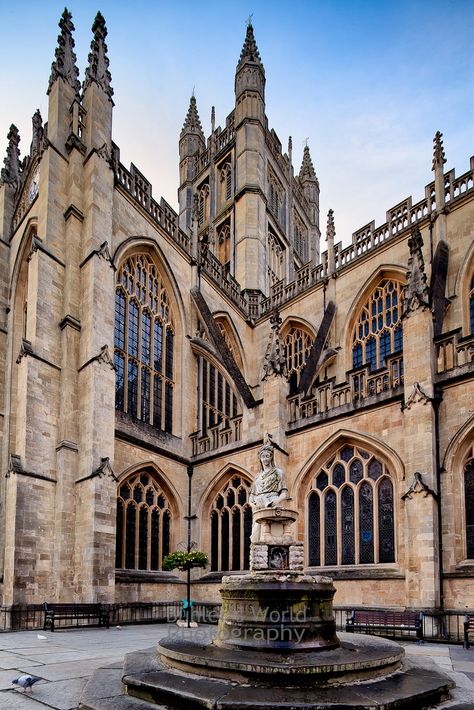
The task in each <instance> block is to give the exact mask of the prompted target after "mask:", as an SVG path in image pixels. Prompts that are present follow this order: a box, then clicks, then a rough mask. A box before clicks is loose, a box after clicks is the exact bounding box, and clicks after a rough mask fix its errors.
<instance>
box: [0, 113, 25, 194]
mask: <svg viewBox="0 0 474 710" xmlns="http://www.w3.org/2000/svg"><path fill="white" fill-rule="evenodd" d="M7 139H8V146H7V154H6V156H5V159H4V161H3V163H4V166H5V167H3V168H2V172H1V173H0V184H3V183H7V184H8V185H13V186H14V187H15V188H18V186H19V185H20V181H21V166H20V150H19V148H18V145H19V143H20V134H19V133H18V128H17V127H16V126H15V125H14V124H13V123H12V125H11V126H10V130H9V131H8V135H7Z"/></svg>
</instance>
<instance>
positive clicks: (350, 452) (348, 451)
mask: <svg viewBox="0 0 474 710" xmlns="http://www.w3.org/2000/svg"><path fill="white" fill-rule="evenodd" d="M340 456H341V459H342V460H343V461H350V460H351V458H352V457H353V456H354V449H353V447H352V446H344V448H343V449H342V451H341V453H340Z"/></svg>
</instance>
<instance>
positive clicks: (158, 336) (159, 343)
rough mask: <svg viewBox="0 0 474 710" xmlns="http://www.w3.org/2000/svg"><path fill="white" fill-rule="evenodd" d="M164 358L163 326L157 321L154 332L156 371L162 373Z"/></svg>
mask: <svg viewBox="0 0 474 710" xmlns="http://www.w3.org/2000/svg"><path fill="white" fill-rule="evenodd" d="M162 356H163V326H162V325H161V323H160V321H159V320H158V319H156V320H155V328H154V331H153V360H154V363H155V370H156V371H157V372H161V368H162Z"/></svg>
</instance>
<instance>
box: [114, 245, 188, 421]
mask: <svg viewBox="0 0 474 710" xmlns="http://www.w3.org/2000/svg"><path fill="white" fill-rule="evenodd" d="M114 345H115V350H114V364H115V368H116V386H115V407H116V409H119V410H121V411H123V412H127V413H128V414H130V415H131V416H133V417H136V418H137V419H141V420H142V421H144V422H146V423H148V424H152V425H153V426H155V427H156V428H158V429H162V430H164V431H167V432H169V433H171V431H172V419H173V386H174V374H173V371H174V362H173V360H174V326H173V319H172V313H171V308H170V303H169V297H168V293H167V290H166V288H165V285H164V283H163V279H162V277H161V274H160V273H159V271H158V269H157V267H156V265H155V263H154V262H153V260H152V259H151V257H150V256H149V255H148V254H136V255H133V256H130V257H129V258H128V259H126V260H125V261H124V263H123V264H122V266H121V267H120V269H119V271H118V280H117V288H116V294H115V327H114Z"/></svg>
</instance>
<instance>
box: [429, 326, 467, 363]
mask: <svg viewBox="0 0 474 710" xmlns="http://www.w3.org/2000/svg"><path fill="white" fill-rule="evenodd" d="M471 362H474V334H473V335H468V336H467V337H464V338H463V337H462V336H461V329H459V330H456V331H453V332H451V333H446V334H445V335H443V336H439V337H438V338H437V339H436V363H437V368H436V371H437V373H438V374H442V373H443V372H449V371H450V370H454V369H456V368H458V367H463V366H464V365H467V364H468V363H471Z"/></svg>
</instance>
